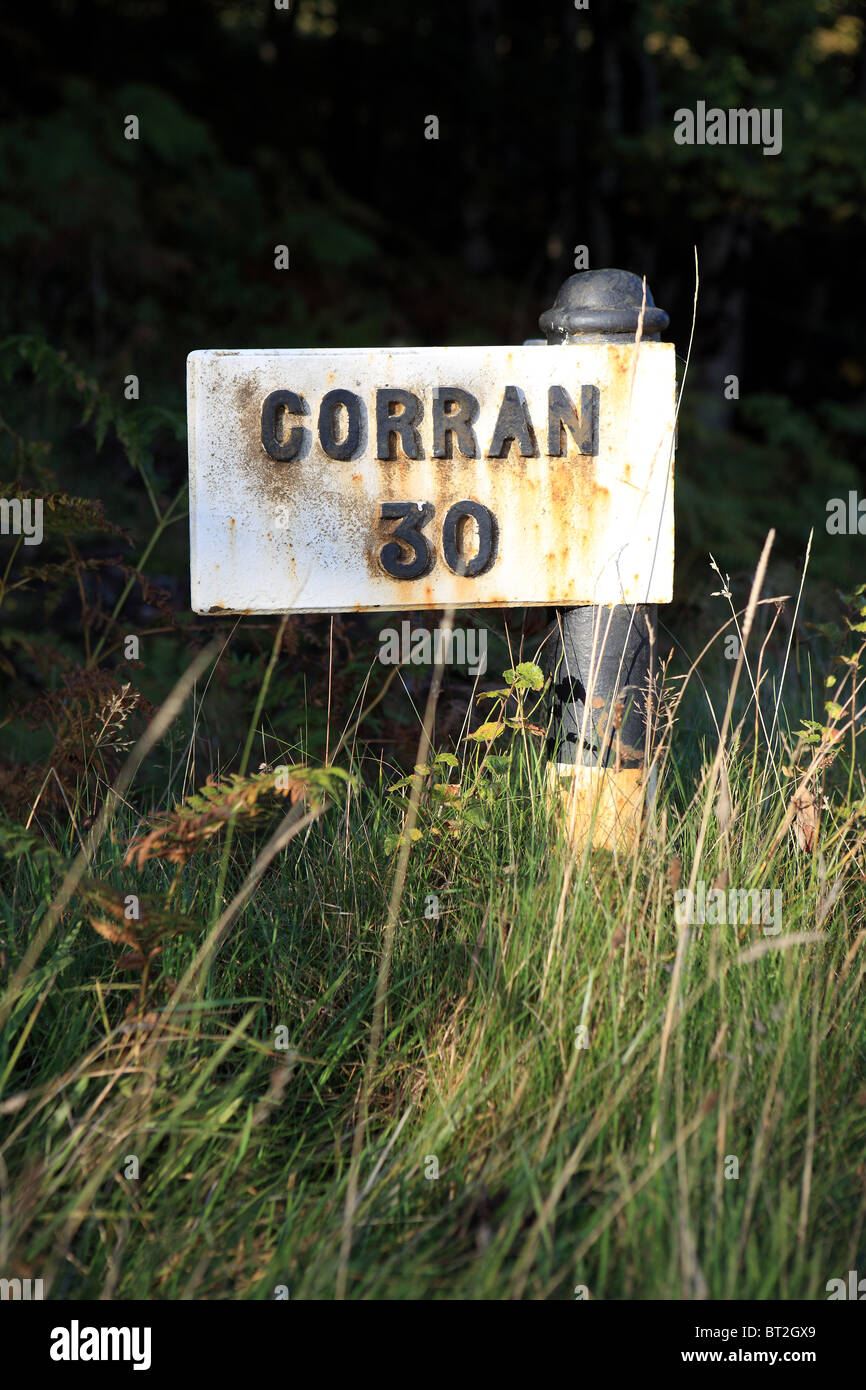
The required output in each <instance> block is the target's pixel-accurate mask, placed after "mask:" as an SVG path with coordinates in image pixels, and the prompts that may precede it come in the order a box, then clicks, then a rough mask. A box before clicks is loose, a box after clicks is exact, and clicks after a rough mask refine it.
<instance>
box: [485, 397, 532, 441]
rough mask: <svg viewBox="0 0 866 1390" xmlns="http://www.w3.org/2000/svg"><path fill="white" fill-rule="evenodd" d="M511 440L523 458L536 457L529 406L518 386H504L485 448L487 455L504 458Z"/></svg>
mask: <svg viewBox="0 0 866 1390" xmlns="http://www.w3.org/2000/svg"><path fill="white" fill-rule="evenodd" d="M512 441H513V442H514V443H516V444H517V448H518V451H519V452H520V453H521V454H522V455H523V457H524V458H537V457H538V445H537V444H536V442H535V430H534V429H533V428H532V420H531V419H530V416H529V406H528V405H527V404H526V396H525V395H524V393H523V391H522V389H521V387H519V386H506V388H505V391H504V393H503V396H502V404H501V405H500V407H499V418H498V419H497V421H496V428H495V429H494V431H493V438H492V439H491V441H490V448H489V449H488V450H487V457H488V458H492V459H501V458H505V456H506V454H507V453H508V451H509V449H510V448H511V444H512Z"/></svg>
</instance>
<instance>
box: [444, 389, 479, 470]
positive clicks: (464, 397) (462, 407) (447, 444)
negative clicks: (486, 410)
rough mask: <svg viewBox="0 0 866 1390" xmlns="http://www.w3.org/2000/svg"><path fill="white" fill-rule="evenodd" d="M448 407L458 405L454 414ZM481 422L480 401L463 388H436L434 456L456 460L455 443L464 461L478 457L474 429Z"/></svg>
mask: <svg viewBox="0 0 866 1390" xmlns="http://www.w3.org/2000/svg"><path fill="white" fill-rule="evenodd" d="M449 406H456V407H457V409H456V410H453V411H449V410H447V407H449ZM477 419H478V402H477V400H476V399H475V397H474V396H473V395H472V394H471V393H470V392H469V391H464V390H463V387H462V386H435V387H434V388H433V457H434V458H436V459H450V458H453V457H454V445H453V440H454V439H455V438H456V440H457V447H458V449H459V450H460V452H461V454H462V455H463V457H464V458H465V459H474V458H477V457H478V441H477V440H476V438H475V431H474V429H473V428H472V426H473V425H474V423H475V421H476V420H477Z"/></svg>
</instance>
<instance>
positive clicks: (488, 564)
mask: <svg viewBox="0 0 866 1390" xmlns="http://www.w3.org/2000/svg"><path fill="white" fill-rule="evenodd" d="M674 392H675V373H674V348H673V345H672V344H668V343H649V342H648V343H642V344H641V345H640V346H639V347H636V346H635V345H633V344H628V345H626V346H619V345H616V346H614V345H607V344H593V345H586V346H573V345H562V346H558V347H549V348H544V349H540V348H539V347H536V346H531V347H522V348H520V347H518V348H506V347H489V348H394V349H390V350H388V349H381V350H378V351H375V350H374V351H370V350H355V349H337V350H333V351H330V350H325V349H317V350H313V349H310V350H290V351H283V352H271V351H266V352H253V351H251V352H236V351H232V352H224V351H207V352H194V353H192V354H190V358H189V364H188V411H189V456H190V530H191V550H192V558H191V570H192V601H193V607H194V608H195V609H196V611H198V612H208V611H212V610H213V609H214V608H216V607H219V608H220V609H221V610H223V611H228V612H252V613H279V612H287V611H307V612H339V611H343V610H349V609H353V610H358V611H364V610H374V609H383V610H394V609H401V608H402V609H423V608H442V607H445V606H447V605H450V604H454V605H456V606H457V607H470V608H484V607H499V606H504V605H523V604H558V605H562V606H567V605H571V604H577V603H634V602H645V603H647V602H649V603H651V602H660V603H664V602H668V601H669V600H670V597H671V590H672V582H673V430H674Z"/></svg>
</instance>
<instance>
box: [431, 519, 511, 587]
mask: <svg viewBox="0 0 866 1390" xmlns="http://www.w3.org/2000/svg"><path fill="white" fill-rule="evenodd" d="M467 517H472V519H473V520H474V522H475V524H476V526H477V527H478V551H477V553H476V554H475V555H473V556H472V559H471V560H466V559H464V557H463V555H462V554H461V553H460V552H461V549H462V545H461V546H458V543H457V542H458V533H459V532H460V531H461V530H462V531H463V535H462V536H461V537H460V539H461V541H462V540H464V539H465V527H461V524H460V523H461V522H462V521H463V520H464V519H465V518H467ZM497 532H498V528H497V525H496V517H495V516H494V515H493V513H492V512H491V511H490V510H489V508H487V507H482V505H481V503H480V502H455V503H454V506H453V507H449V508H448V513H447V515H446V517H445V520H444V521H443V523H442V551H443V554H444V555H445V563H446V564H447V566H448V568H449V569H450V570H451V571H452V572H453V573H454V574H461V575H466V577H467V579H474V578H475V576H476V574H481V573H482V572H483V571H484V570H486V569H487V567H488V565H489V564H490V563H491V561H492V560H494V559H495V558H496V542H497Z"/></svg>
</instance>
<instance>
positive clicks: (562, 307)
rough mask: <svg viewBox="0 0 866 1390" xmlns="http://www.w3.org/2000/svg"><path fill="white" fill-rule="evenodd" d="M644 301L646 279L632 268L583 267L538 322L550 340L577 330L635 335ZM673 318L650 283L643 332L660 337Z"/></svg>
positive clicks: (565, 284) (646, 336) (568, 280)
mask: <svg viewBox="0 0 866 1390" xmlns="http://www.w3.org/2000/svg"><path fill="white" fill-rule="evenodd" d="M642 302H643V281H642V279H641V277H640V276H639V275H634V274H632V272H631V271H630V270H581V271H578V273H577V274H576V275H570V276H569V277H568V279H567V280H566V281H565V282H564V283H563V284H562V285H561V286H560V289H559V293H558V294H557V296H556V299H555V300H554V302H553V304H552V305H551V307H550V308H549V309H545V311H544V313H543V314H542V315H541V317H540V318H539V320H538V326H539V328H540V329H541V331H542V333H544V334H546V336H547V339H548V341H549V342H550V341H556V340H557V339H561V338H564V337H567V336H569V335H571V334H577V333H592V334H601V335H604V334H622V335H623V336H628V337H632V338H633V337H634V335H635V334H636V333H637V327H638V322H639V320H640V310H641V303H642ZM669 322H670V320H669V318H668V315H667V314H666V313H665V311H664V309H659V308H657V307H656V304H655V301H654V300H653V297H652V294H651V293H650V288H649V285H647V291H646V309H645V311H644V320H643V335H642V336H643V337H644V338H656V337H657V336H658V334H659V333H661V332H663V331H664V329H665V328H667V326H668V323H669Z"/></svg>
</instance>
